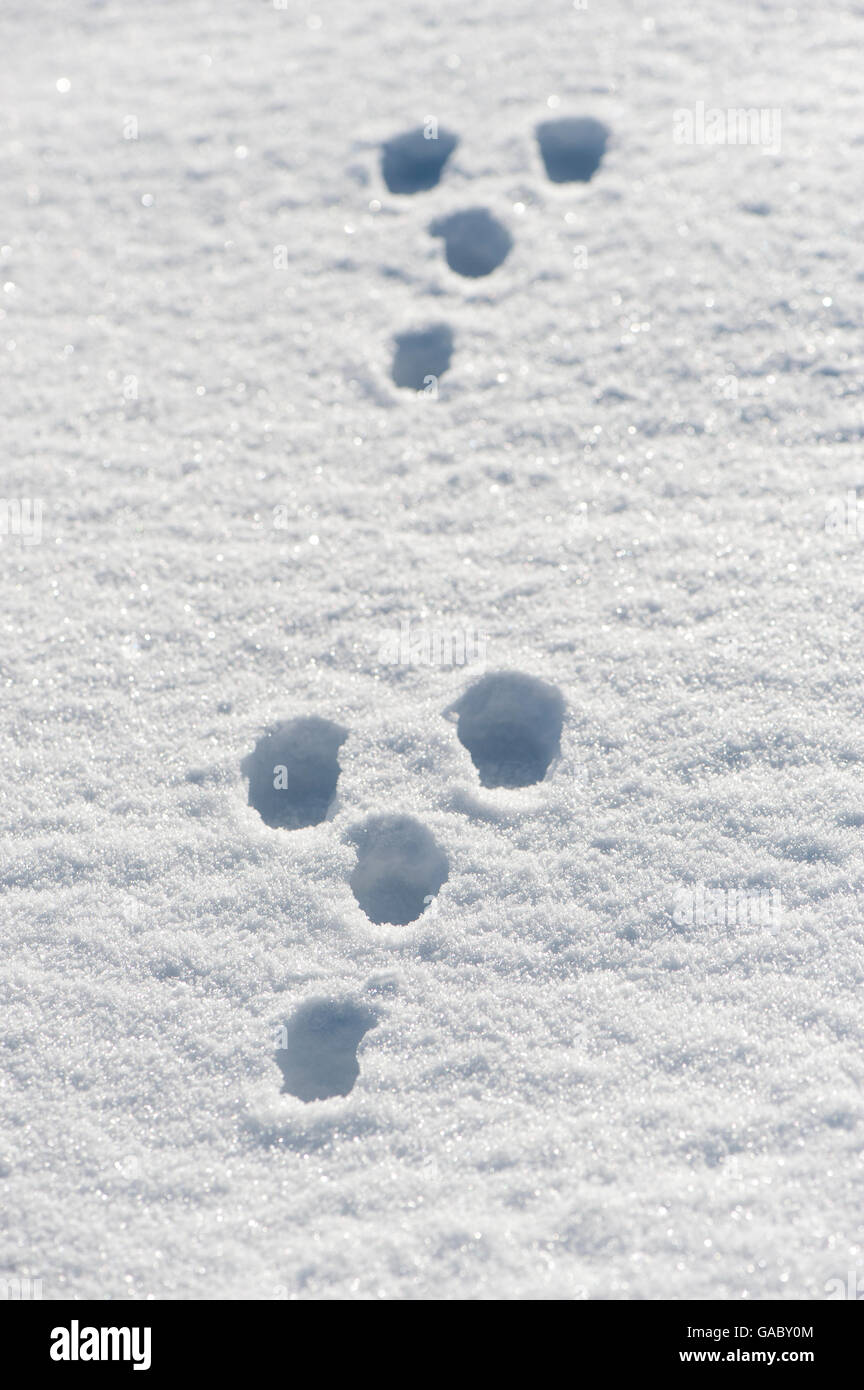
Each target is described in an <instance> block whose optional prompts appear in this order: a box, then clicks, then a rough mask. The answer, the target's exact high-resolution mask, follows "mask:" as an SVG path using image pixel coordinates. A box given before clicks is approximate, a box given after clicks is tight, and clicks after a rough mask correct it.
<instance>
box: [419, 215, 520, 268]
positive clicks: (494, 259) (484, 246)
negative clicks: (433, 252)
mask: <svg viewBox="0 0 864 1390" xmlns="http://www.w3.org/2000/svg"><path fill="white" fill-rule="evenodd" d="M429 231H430V232H431V234H432V236H440V237H443V238H444V254H445V256H446V257H447V264H448V265H449V267H450V269H451V270H455V271H456V273H457V275H467V276H469V277H470V278H471V279H478V278H479V277H480V276H481V275H491V274H492V271H493V270H497V269H498V266H499V265H501V263H502V261H504V260H506V258H507V256H508V255H509V254H510V251H511V249H512V246H513V238H512V236H511V235H510V233H509V232H508V230H507V228H506V227H504V226H502V224H501V223H500V222H499V221H498V220H497V219H496V218H494V217H493V216H492V214H491V212H489V211H487V209H486V208H469V209H468V210H467V211H466V212H454V213H453V214H452V216H450V217H440V218H438V219H437V221H435V222H433V223H432V224H431V226H430V227H429Z"/></svg>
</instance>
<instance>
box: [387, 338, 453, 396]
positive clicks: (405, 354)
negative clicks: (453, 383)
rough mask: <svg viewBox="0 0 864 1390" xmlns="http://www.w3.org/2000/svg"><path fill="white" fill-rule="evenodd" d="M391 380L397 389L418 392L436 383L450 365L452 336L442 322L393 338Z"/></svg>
mask: <svg viewBox="0 0 864 1390" xmlns="http://www.w3.org/2000/svg"><path fill="white" fill-rule="evenodd" d="M395 342H396V351H395V353H394V354H393V381H394V382H395V384H396V385H397V386H404V387H407V388H410V389H411V390H412V391H422V390H424V389H425V388H428V387H429V386H430V384H434V383H436V382H437V381H438V378H439V377H441V376H443V375H444V373H445V372H446V371H447V369H448V367H449V366H450V359H451V357H452V356H453V334H452V332H451V331H450V329H449V328H448V326H447V324H446V323H436V324H433V325H432V326H431V327H429V328H421V329H420V330H419V331H417V332H414V333H400V334H398V336H397V337H396V339H395Z"/></svg>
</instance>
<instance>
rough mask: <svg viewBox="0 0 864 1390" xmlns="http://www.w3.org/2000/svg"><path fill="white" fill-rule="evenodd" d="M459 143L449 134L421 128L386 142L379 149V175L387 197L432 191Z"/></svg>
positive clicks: (454, 136)
mask: <svg viewBox="0 0 864 1390" xmlns="http://www.w3.org/2000/svg"><path fill="white" fill-rule="evenodd" d="M458 143H459V139H458V137H457V136H456V135H453V134H452V133H451V132H450V131H449V130H437V131H435V132H433V131H431V130H429V129H428V128H427V127H424V126H420V127H418V129H417V130H409V131H406V132H405V134H404V135H396V136H394V137H393V139H392V140H387V141H386V142H385V143H384V145H383V146H382V149H381V174H382V176H383V178H384V182H385V183H386V185H387V189H388V191H389V192H390V193H424V192H426V191H427V190H428V189H430V188H434V187H435V185H436V184H437V183H438V180H439V179H440V178H441V175H442V173H443V171H444V165H445V164H446V163H447V160H448V159H449V158H450V156H451V154H452V153H453V151H454V150H455V148H456V146H457V145H458Z"/></svg>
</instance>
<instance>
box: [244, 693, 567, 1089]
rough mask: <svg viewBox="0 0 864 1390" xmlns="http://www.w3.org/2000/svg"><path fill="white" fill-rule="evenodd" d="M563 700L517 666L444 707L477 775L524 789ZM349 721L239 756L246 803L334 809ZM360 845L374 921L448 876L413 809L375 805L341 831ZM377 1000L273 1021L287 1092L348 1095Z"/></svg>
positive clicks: (301, 819)
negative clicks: (381, 809)
mask: <svg viewBox="0 0 864 1390" xmlns="http://www.w3.org/2000/svg"><path fill="white" fill-rule="evenodd" d="M564 711H565V705H564V699H563V696H562V695H561V693H560V691H559V690H557V689H556V687H555V686H552V685H549V684H547V683H546V682H545V681H541V680H539V679H538V678H537V677H535V676H528V675H525V674H523V673H521V672H517V671H509V672H499V673H490V674H486V675H484V676H482V677H481V678H480V679H479V680H477V681H475V683H474V684H473V685H471V686H469V688H468V689H467V690H466V691H465V693H464V694H463V695H462V696H461V697H460V698H459V699H458V700H457V701H456V702H455V704H453V705H451V706H449V707H448V708H447V709H446V710H444V711H443V715H444V717H445V718H446V719H448V720H449V721H450V723H451V724H452V725H453V726H454V727H455V734H456V737H457V738H458V739H459V741H460V743H461V744H462V745H463V747H464V748H466V749H467V751H468V753H469V754H470V757H471V760H472V762H473V764H474V768H475V770H476V773H477V777H478V781H479V783H480V785H481V786H483V787H486V788H490V789H493V788H508V789H512V788H521V787H528V786H532V785H534V784H535V783H537V782H541V781H543V779H544V778H545V777H546V774H547V772H548V771H549V768H550V767H551V765H552V763H553V762H554V761H555V760H556V759H557V758H558V756H559V755H560V751H561V733H562V728H563V720H564ZM349 737H350V732H349V730H348V729H346V728H345V727H344V726H343V725H341V724H338V723H335V722H334V721H332V720H329V719H322V718H319V717H309V718H298V719H290V720H286V721H283V722H281V723H279V724H276V725H275V726H273V727H272V728H271V729H270V730H268V731H267V732H266V733H264V734H263V735H262V736H261V738H260V739H259V740H258V742H257V744H256V745H255V748H254V749H253V750H252V752H251V753H250V754H249V755H248V756H247V757H246V758H245V759H244V760H243V763H242V765H241V770H242V772H243V775H244V776H245V778H246V779H247V781H248V786H249V798H248V799H249V805H250V806H251V807H252V808H253V809H254V810H255V811H257V812H258V814H259V815H260V817H261V819H262V820H263V821H264V823H265V825H267V826H269V827H271V828H272V829H275V830H279V831H280V832H288V833H290V832H292V831H295V830H299V829H303V828H308V827H312V826H317V825H320V824H322V823H323V822H324V821H325V820H326V819H327V817H328V813H329V811H330V808H331V806H332V804H333V801H334V798H335V796H336V788H337V784H338V781H339V775H340V765H339V750H340V749H341V747H342V745H343V744H344V743H345V742H346V740H347V739H348V738H349ZM346 842H347V843H349V844H351V845H352V846H353V848H354V850H355V852H356V863H355V865H354V868H353V870H352V871H351V873H350V875H349V884H350V888H351V891H352V893H353V894H354V898H355V899H356V901H357V903H358V905H359V906H360V908H361V909H362V911H363V912H364V913H365V914H366V917H367V918H368V919H369V921H370V922H372V923H374V924H376V925H379V926H382V925H383V926H390V927H402V926H407V925H408V924H409V923H411V922H414V921H417V920H418V918H420V917H421V916H422V915H423V914H424V913H429V912H432V911H434V907H435V902H436V899H437V896H438V893H439V892H440V890H441V888H442V887H443V885H444V884H445V883H446V882H447V881H448V878H449V876H450V867H449V864H448V861H447V856H446V854H445V853H444V851H443V849H442V848H441V846H440V845H439V844H438V843H437V841H436V840H435V838H434V836H433V835H432V833H431V831H429V830H428V829H427V827H426V826H424V825H422V824H421V823H420V822H419V821H418V820H416V819H415V818H414V817H413V816H408V815H403V814H398V813H389V814H380V815H372V816H369V817H368V818H367V819H366V821H365V822H364V823H363V824H361V825H359V826H356V827H354V828H353V829H352V830H350V831H349V832H348V833H347V835H346ZM377 1021H378V1015H377V1013H376V1011H375V1010H374V1009H373V1008H370V1007H369V1006H367V1005H366V1004H365V1003H362V1002H358V1001H356V1000H354V999H345V998H315V999H307V1000H305V1001H304V1002H303V1003H301V1004H300V1005H299V1006H298V1008H297V1009H296V1011H295V1013H294V1014H293V1016H292V1017H291V1018H290V1019H289V1020H288V1022H287V1023H285V1024H284V1025H281V1026H280V1028H279V1029H278V1043H277V1051H276V1060H277V1062H278V1065H279V1067H280V1068H281V1071H282V1075H283V1078H284V1085H283V1088H282V1089H283V1091H284V1092H286V1093H288V1094H290V1095H293V1096H295V1097H297V1098H298V1099H299V1100H302V1101H306V1102H309V1101H316V1100H326V1099H328V1098H331V1097H335V1096H346V1095H348V1094H349V1092H350V1091H351V1089H352V1087H353V1086H354V1083H355V1081H356V1080H357V1077H358V1075H359V1062H358V1059H357V1050H358V1047H359V1045H360V1043H361V1042H362V1040H363V1037H364V1036H365V1034H366V1033H367V1032H368V1031H369V1030H370V1029H372V1028H374V1027H375V1025H376V1023H377Z"/></svg>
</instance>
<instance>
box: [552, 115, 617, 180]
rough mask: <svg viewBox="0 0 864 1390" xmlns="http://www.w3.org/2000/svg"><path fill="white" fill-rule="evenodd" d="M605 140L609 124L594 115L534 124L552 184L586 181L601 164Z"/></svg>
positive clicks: (604, 150)
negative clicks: (536, 125)
mask: <svg viewBox="0 0 864 1390" xmlns="http://www.w3.org/2000/svg"><path fill="white" fill-rule="evenodd" d="M608 139H609V130H608V127H607V126H605V125H603V123H602V121H595V120H594V117H593V116H565V117H564V118H563V119H562V120H560V121H543V122H542V123H541V124H540V125H538V127H537V142H538V144H539V146H540V153H541V155H542V156H543V163H544V164H545V165H546V173H547V174H548V175H549V178H550V179H551V180H552V182H553V183H587V182H588V180H589V179H590V178H592V177H593V175H594V174H596V172H597V170H598V169H599V167H600V161H601V160H602V158H603V155H604V154H605V152H606V141H607V140H608Z"/></svg>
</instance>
